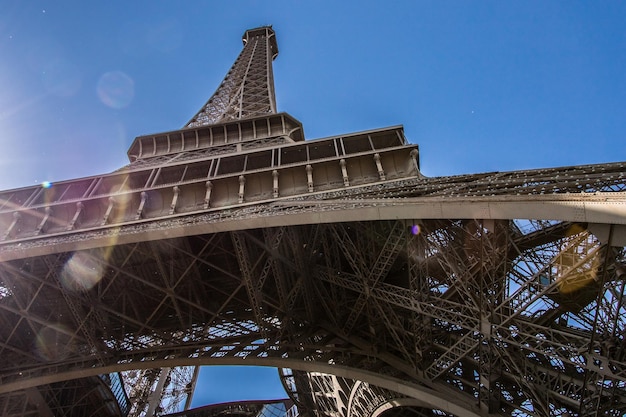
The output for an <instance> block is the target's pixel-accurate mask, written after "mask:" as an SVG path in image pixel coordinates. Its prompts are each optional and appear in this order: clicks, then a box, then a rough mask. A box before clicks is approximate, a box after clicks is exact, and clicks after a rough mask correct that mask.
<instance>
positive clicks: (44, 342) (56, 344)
mask: <svg viewBox="0 0 626 417" xmlns="http://www.w3.org/2000/svg"><path fill="white" fill-rule="evenodd" d="M64 330H65V327H63V326H62V325H56V326H54V327H47V326H46V327H43V328H41V329H40V330H39V332H38V333H37V338H36V339H35V345H36V350H37V355H38V356H39V357H40V358H41V359H43V360H46V361H58V360H61V359H64V358H66V357H67V356H68V355H69V354H70V352H72V350H73V346H72V344H73V343H72V339H71V337H70V336H69V335H68V334H67V333H69V332H67V333H66V332H64Z"/></svg>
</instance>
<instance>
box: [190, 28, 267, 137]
mask: <svg viewBox="0 0 626 417" xmlns="http://www.w3.org/2000/svg"><path fill="white" fill-rule="evenodd" d="M242 41H243V44H244V47H243V50H242V51H241V53H240V54H239V57H237V59H236V60H235V63H234V64H233V66H232V67H231V68H230V70H229V71H228V73H226V76H225V77H224V80H223V81H222V83H221V84H220V86H219V87H218V88H217V90H216V91H215V93H213V95H212V96H211V98H210V99H209V101H207V102H206V104H205V105H204V106H203V107H202V109H200V111H199V112H198V113H196V115H195V116H194V117H193V118H192V119H191V120H190V121H189V122H188V123H187V124H186V125H185V127H196V126H203V125H209V124H214V123H218V122H221V121H225V120H236V119H245V118H249V117H255V116H260V115H266V114H271V113H276V96H275V93H274V76H273V74H272V61H273V60H274V58H276V56H277V55H278V45H277V44H276V35H275V33H274V30H273V29H272V27H271V26H262V27H259V28H256V29H250V30H247V31H246V32H245V33H244V34H243V38H242Z"/></svg>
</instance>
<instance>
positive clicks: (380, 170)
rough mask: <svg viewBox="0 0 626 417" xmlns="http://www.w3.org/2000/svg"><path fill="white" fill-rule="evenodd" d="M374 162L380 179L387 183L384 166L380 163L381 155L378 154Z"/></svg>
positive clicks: (375, 155)
mask: <svg viewBox="0 0 626 417" xmlns="http://www.w3.org/2000/svg"><path fill="white" fill-rule="evenodd" d="M374 162H376V169H377V170H378V178H379V179H380V180H381V181H385V171H384V170H383V164H382V162H380V155H379V154H378V153H375V154H374Z"/></svg>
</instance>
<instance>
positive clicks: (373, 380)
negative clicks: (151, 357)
mask: <svg viewBox="0 0 626 417" xmlns="http://www.w3.org/2000/svg"><path fill="white" fill-rule="evenodd" d="M202 365H250V366H268V367H276V368H291V369H296V370H299V371H305V372H323V373H327V374H332V375H336V376H338V377H343V378H349V379H355V380H359V381H365V382H368V383H370V384H372V385H376V386H379V387H381V388H385V389H388V390H391V391H395V392H398V393H400V394H404V395H407V396H409V397H411V398H414V399H415V400H417V401H418V403H419V404H421V406H422V407H423V406H427V407H431V408H434V409H438V410H442V411H445V412H448V413H451V414H454V415H456V416H458V417H486V414H484V413H482V412H480V411H479V410H477V409H476V407H475V406H474V404H473V403H470V402H465V401H462V400H460V399H459V398H454V396H451V395H449V394H448V393H447V392H445V389H444V392H437V391H436V390H434V389H431V388H427V387H424V386H420V385H416V384H411V383H408V382H406V381H402V380H400V379H398V378H393V377H390V376H387V375H379V374H375V373H373V372H368V371H364V370H359V369H354V368H348V367H343V366H337V365H330V364H327V363H320V362H314V361H301V360H296V359H276V358H247V359H244V358H180V359H160V360H155V361H145V362H137V363H119V364H112V365H106V366H102V367H93V368H85V369H75V370H69V371H65V372H59V373H56V374H53V375H45V376H40V377H33V378H29V379H27V380H20V381H15V382H9V383H6V384H3V385H0V394H4V393H7V392H12V391H17V390H22V389H27V388H31V387H35V386H38V385H44V384H52V383H55V382H61V381H67V380H71V379H77V378H85V377H89V376H94V375H102V374H108V373H113V372H122V371H127V370H132V369H151V368H163V367H176V366H202ZM418 403H416V404H418ZM382 411H384V410H381V412H382Z"/></svg>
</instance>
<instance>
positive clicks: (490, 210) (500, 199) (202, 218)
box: [0, 192, 626, 261]
mask: <svg viewBox="0 0 626 417" xmlns="http://www.w3.org/2000/svg"><path fill="white" fill-rule="evenodd" d="M396 219H401V220H406V221H407V224H408V223H413V222H415V223H418V222H419V220H421V219H503V220H506V219H536V220H560V221H572V222H585V223H598V224H613V225H617V227H616V230H615V232H614V233H613V236H625V235H626V193H625V192H613V193H588V194H587V193H581V194H547V195H512V196H484V197H454V196H448V197H417V198H402V199H372V200H362V199H341V200H300V201H290V200H288V199H285V200H282V199H278V200H277V201H274V202H270V203H262V204H242V205H240V206H237V207H236V208H233V209H215V210H208V211H204V210H203V211H198V212H195V213H194V212H192V213H184V214H179V215H177V214H173V215H171V216H168V217H167V218H165V219H162V220H160V219H147V220H143V219H141V220H137V221H130V222H127V223H126V224H124V225H123V226H112V225H105V226H100V227H94V228H90V229H83V230H81V231H80V232H67V233H64V234H58V235H56V236H54V237H49V238H46V237H44V236H39V237H33V238H25V239H19V240H14V241H11V242H10V243H7V244H5V245H4V246H0V261H7V260H12V259H22V258H27V257H31V256H40V255H48V254H53V253H61V252H68V251H74V250H83V249H91V248H96V247H108V246H113V245H119V244H128V243H136V242H143V241H150V240H160V239H169V238H176V237H182V236H192V235H202V234H212V233H219V232H228V231H236V230H246V229H257V228H266V227H278V226H295V225H303V224H320V223H338V222H353V221H376V220H396ZM622 240H624V239H623V238H621V239H618V240H614V241H613V242H611V244H612V245H615V246H625V245H626V242H623V241H622Z"/></svg>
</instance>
